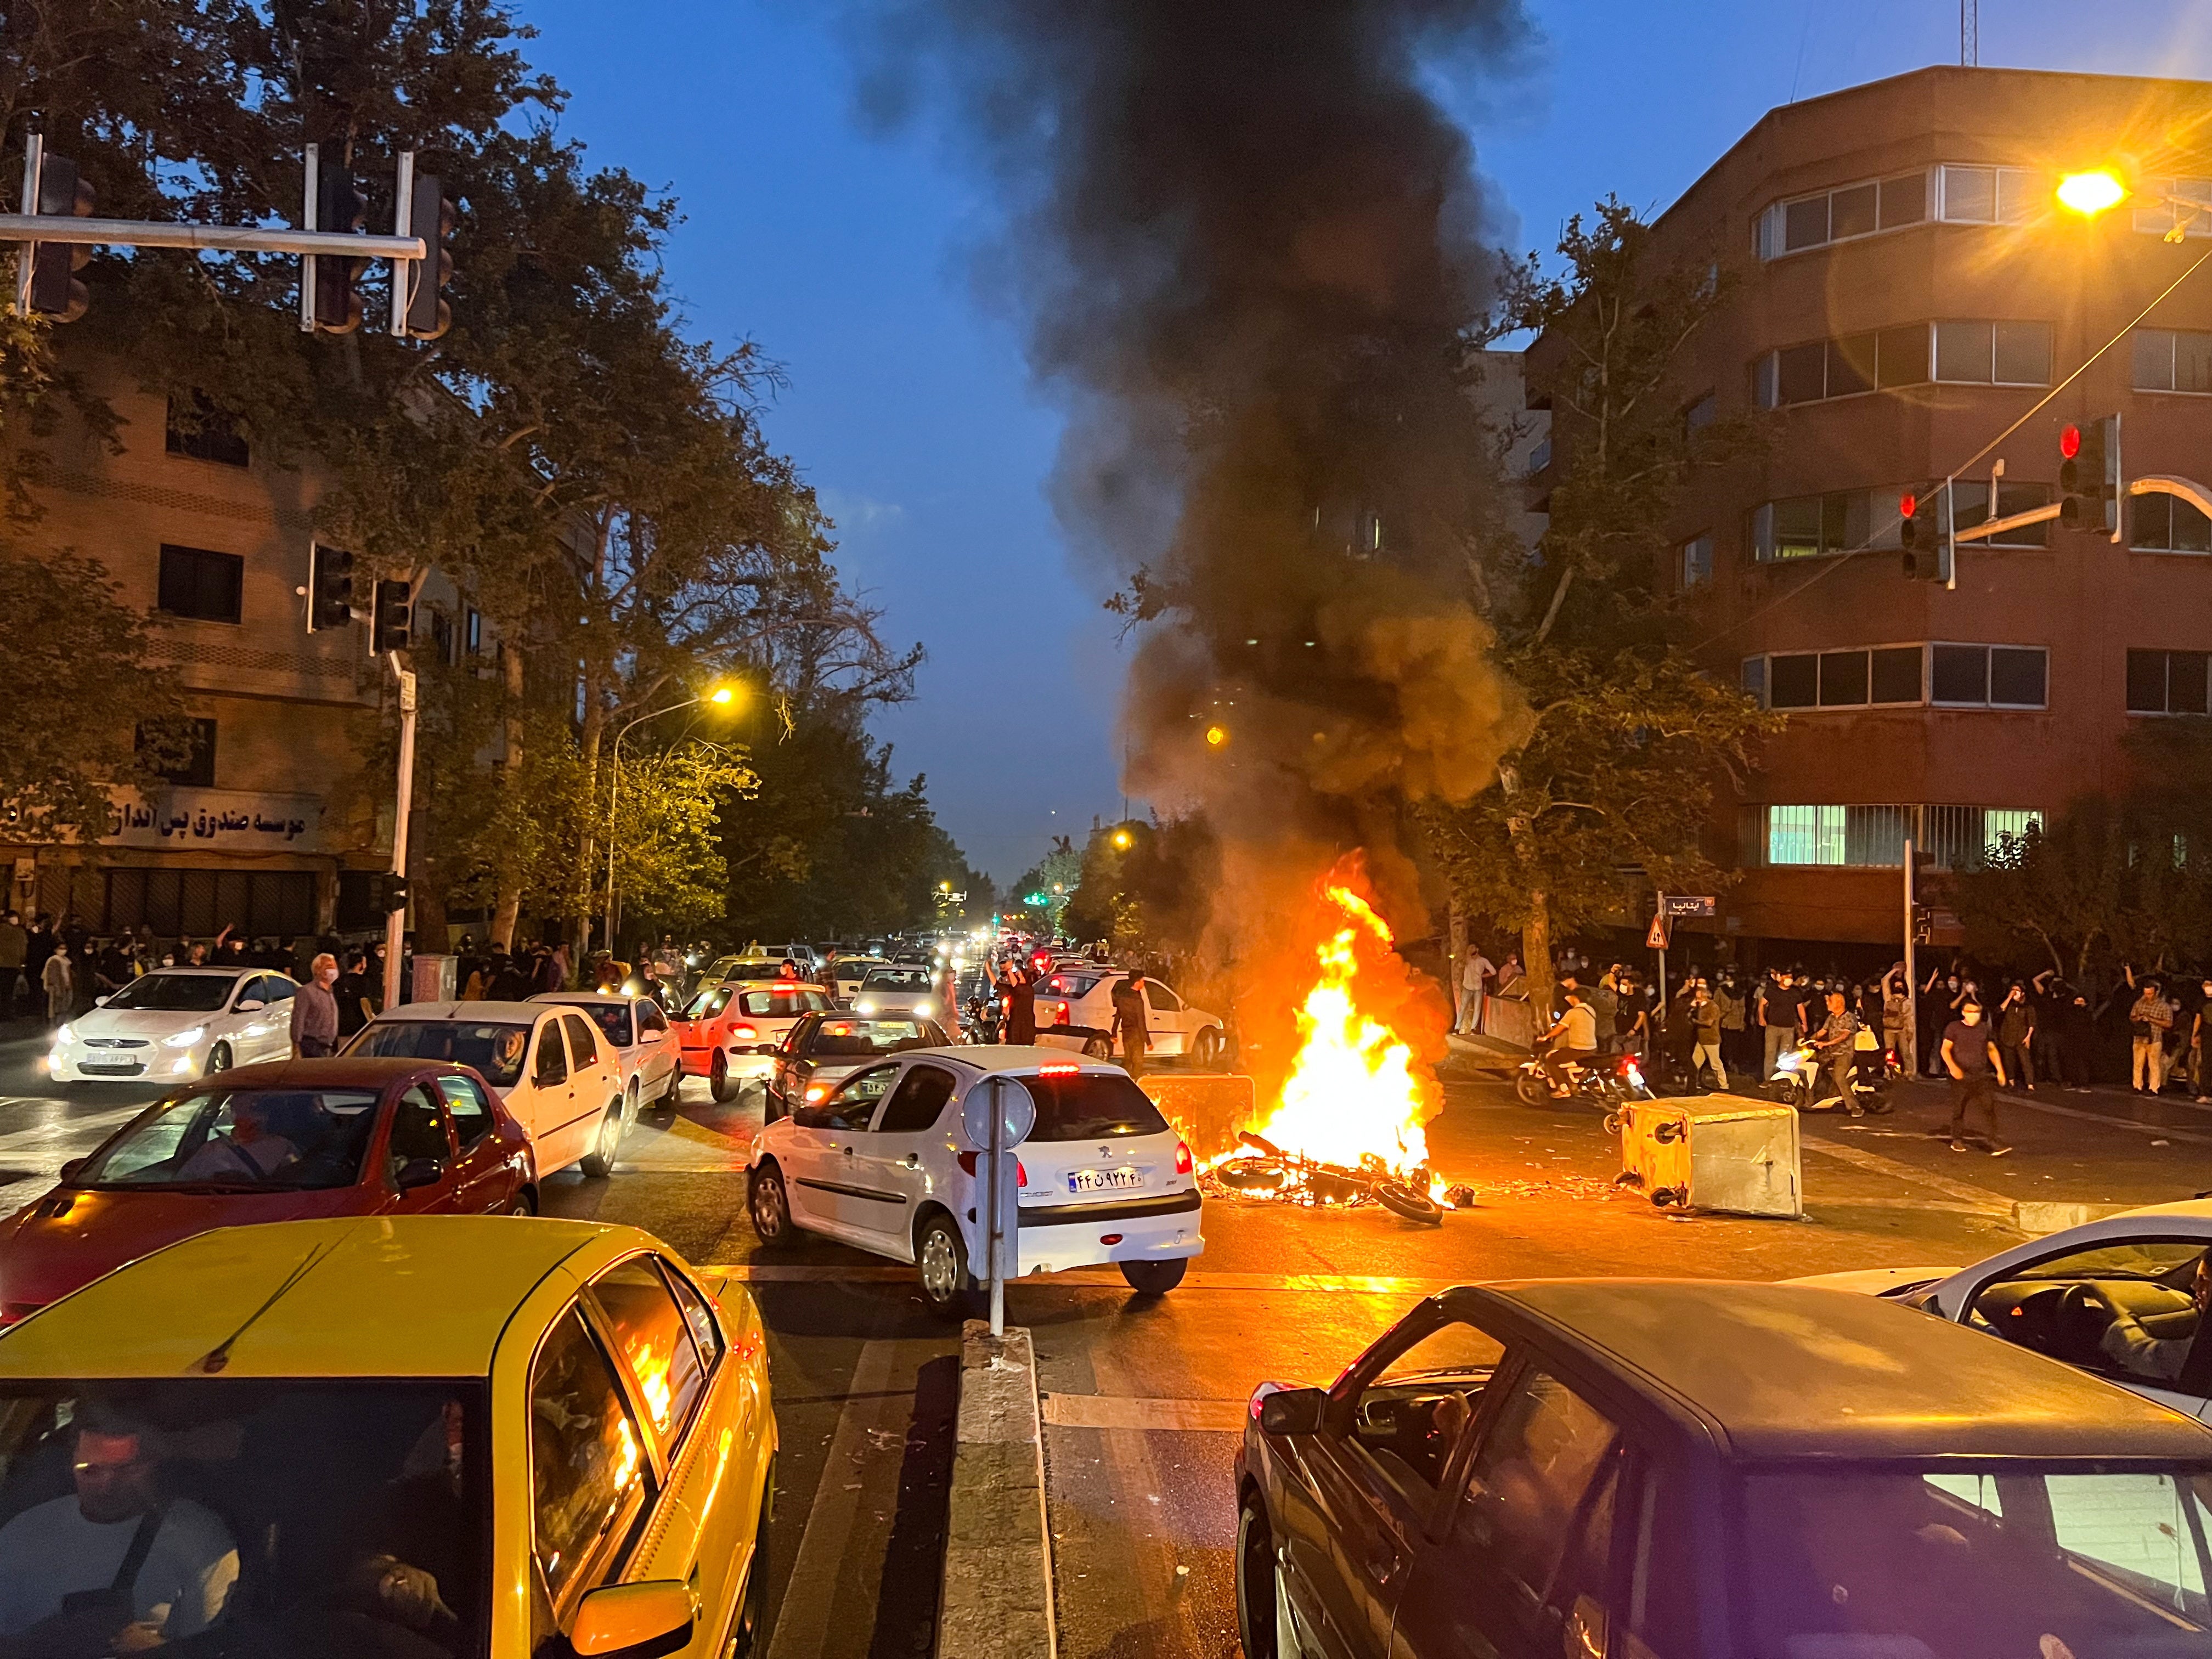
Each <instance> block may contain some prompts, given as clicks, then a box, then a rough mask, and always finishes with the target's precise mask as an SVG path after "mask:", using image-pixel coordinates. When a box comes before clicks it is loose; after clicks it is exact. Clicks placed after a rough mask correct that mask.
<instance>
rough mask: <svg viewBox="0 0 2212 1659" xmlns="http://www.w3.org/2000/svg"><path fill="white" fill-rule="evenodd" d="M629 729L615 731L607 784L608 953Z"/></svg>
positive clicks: (611, 942)
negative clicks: (624, 749) (617, 816)
mask: <svg viewBox="0 0 2212 1659" xmlns="http://www.w3.org/2000/svg"><path fill="white" fill-rule="evenodd" d="M628 731H629V726H624V727H623V729H622V731H620V732H616V733H615V743H614V769H613V778H612V781H611V782H610V783H609V784H608V786H607V953H608V954H609V955H610V956H611V955H612V954H613V953H614V948H615V808H616V806H617V805H619V804H620V802H621V800H622V740H623V734H624V733H625V732H628Z"/></svg>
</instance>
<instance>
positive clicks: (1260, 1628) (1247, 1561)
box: [1237, 1497, 1287, 1659]
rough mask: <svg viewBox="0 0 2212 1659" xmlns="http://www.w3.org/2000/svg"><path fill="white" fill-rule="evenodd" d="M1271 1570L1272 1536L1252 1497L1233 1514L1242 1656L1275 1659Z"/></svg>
mask: <svg viewBox="0 0 2212 1659" xmlns="http://www.w3.org/2000/svg"><path fill="white" fill-rule="evenodd" d="M1275 1572H1276V1567H1275V1535H1274V1534H1273V1532H1272V1531H1271V1530H1269V1528H1268V1526H1267V1510H1265V1509H1263V1508H1262V1507H1261V1504H1260V1500H1259V1498H1257V1497H1254V1498H1249V1499H1248V1500H1247V1501H1246V1503H1245V1504H1244V1507H1243V1509H1241V1510H1238V1511H1237V1639H1238V1640H1239V1641H1240V1642H1241V1643H1242V1644H1243V1648H1244V1659H1279V1649H1278V1648H1277V1645H1276V1631H1275ZM1281 1659H1287V1656H1281Z"/></svg>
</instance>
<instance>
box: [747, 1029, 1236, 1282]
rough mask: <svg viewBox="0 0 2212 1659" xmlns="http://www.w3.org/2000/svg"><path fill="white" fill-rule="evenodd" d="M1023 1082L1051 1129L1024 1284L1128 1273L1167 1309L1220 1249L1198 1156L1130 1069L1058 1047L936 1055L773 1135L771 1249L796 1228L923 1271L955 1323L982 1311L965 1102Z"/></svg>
mask: <svg viewBox="0 0 2212 1659" xmlns="http://www.w3.org/2000/svg"><path fill="white" fill-rule="evenodd" d="M994 1076H995V1077H1011V1078H1018V1079H1020V1080H1021V1082H1022V1084H1023V1085H1024V1087H1026V1088H1027V1089H1028V1090H1029V1091H1030V1095H1031V1097H1033V1098H1034V1099H1035V1100H1036V1127H1035V1128H1033V1129H1032V1130H1031V1131H1030V1136H1029V1139H1027V1140H1025V1141H1024V1142H1023V1143H1022V1145H1021V1146H1020V1147H1019V1148H1018V1155H1019V1158H1020V1160H1021V1161H1020V1166H1019V1172H1018V1173H1019V1179H1020V1182H1021V1190H1020V1194H1019V1201H1018V1207H1019V1213H1020V1217H1021V1225H1020V1238H1019V1242H1018V1245H1017V1247H1016V1249H1017V1255H1016V1260H1017V1261H1018V1262H1019V1264H1020V1270H1021V1272H1022V1273H1054V1272H1058V1271H1059V1270H1060V1269H1061V1268H1064V1267H1087V1266H1092V1265H1096V1264H1101V1263H1104V1262H1109V1261H1110V1262H1112V1263H1114V1264H1115V1266H1116V1267H1120V1268H1121V1276H1122V1278H1124V1279H1127V1281H1128V1282H1129V1285H1130V1287H1131V1288H1132V1289H1133V1290H1135V1291H1139V1293H1141V1294H1144V1295H1150V1296H1158V1295H1160V1294H1163V1293H1164V1292H1165V1291H1170V1290H1173V1289H1174V1288H1175V1287H1176V1285H1179V1284H1181V1283H1182V1276H1183V1271H1184V1268H1185V1267H1186V1266H1187V1265H1188V1262H1189V1260H1190V1258H1191V1257H1192V1256H1194V1255H1198V1254H1200V1252H1201V1251H1202V1250H1204V1249H1206V1240H1205V1237H1204V1235H1203V1234H1202V1233H1201V1232H1200V1225H1199V1218H1200V1202H1201V1200H1200V1197H1199V1192H1198V1179H1197V1176H1196V1174H1195V1172H1194V1170H1193V1168H1192V1164H1191V1156H1190V1148H1189V1147H1188V1146H1185V1145H1184V1144H1183V1142H1182V1139H1181V1138H1180V1137H1179V1136H1177V1135H1176V1132H1175V1130H1174V1129H1173V1128H1171V1127H1170V1126H1169V1124H1168V1121H1167V1120H1166V1119H1165V1118H1164V1117H1162V1116H1161V1115H1160V1109H1159V1108H1158V1106H1156V1105H1154V1104H1153V1103H1152V1100H1151V1098H1150V1097H1148V1096H1147V1095H1146V1093H1145V1091H1143V1090H1141V1089H1139V1087H1137V1085H1135V1084H1134V1083H1133V1082H1132V1081H1130V1079H1129V1074H1128V1073H1127V1072H1124V1071H1123V1070H1121V1067H1120V1066H1104V1065H1100V1064H1098V1063H1097V1062H1095V1061H1090V1060H1075V1059H1072V1058H1070V1057H1069V1056H1068V1055H1067V1054H1065V1053H1064V1052H1060V1051H1058V1050H1054V1049H1048V1048H980V1047H978V1048H925V1049H921V1050H917V1051H915V1052H913V1053H910V1054H901V1055H899V1056H897V1057H896V1058H895V1059H891V1060H885V1061H884V1063H883V1064H882V1065H879V1066H868V1067H866V1069H865V1070H862V1071H860V1072H856V1073H854V1074H853V1075H852V1076H851V1077H849V1078H848V1079H845V1081H844V1082H843V1083H842V1085H839V1086H838V1088H837V1089H836V1091H835V1092H833V1093H832V1094H831V1095H830V1096H829V1098H828V1099H826V1100H823V1101H821V1102H819V1103H813V1104H808V1105H803V1106H801V1107H799V1109H798V1110H797V1111H795V1112H793V1114H792V1115H790V1116H789V1117H783V1118H778V1119H776V1120H775V1121H773V1122H771V1123H769V1124H767V1125H765V1126H764V1127H763V1128H762V1130H761V1132H760V1133H759V1134H758V1135H757V1137H755V1139H754V1141H753V1147H752V1153H751V1156H750V1158H749V1159H748V1160H747V1163H746V1171H745V1190H746V1203H747V1207H748V1209H749V1210H750V1212H751V1214H752V1222H753V1231H755V1232H757V1233H758V1234H759V1235H760V1239H761V1243H763V1245H767V1246H770V1247H773V1246H776V1245H781V1244H787V1243H790V1242H791V1240H792V1236H793V1231H794V1230H797V1231H806V1232H816V1233H822V1234H824V1235H826V1236H828V1237H831V1238H836V1239H840V1240H842V1241H843V1242H844V1243H848V1244H851V1245H854V1246H857V1247H858V1248H859V1249H863V1250H869V1251H872V1252H873V1253H875V1254H876V1255H885V1256H889V1257H890V1258H891V1259H892V1260H893V1261H911V1262H913V1263H915V1265H916V1267H918V1268H919V1269H920V1271H921V1291H922V1297H923V1298H924V1300H926V1301H927V1303H928V1304H929V1305H930V1306H931V1307H932V1308H933V1309H934V1310H937V1311H939V1312H940V1313H945V1314H956V1315H957V1314H959V1313H962V1312H963V1311H965V1310H968V1309H969V1307H970V1306H972V1304H973V1300H974V1295H975V1278H974V1275H973V1274H972V1273H971V1272H970V1271H969V1262H971V1261H978V1260H981V1257H982V1254H983V1248H984V1243H983V1241H984V1232H983V1228H982V1226H981V1224H979V1223H978V1222H977V1221H976V1219H975V1212H976V1206H977V1203H978V1201H979V1199H980V1197H981V1185H982V1179H981V1176H980V1175H979V1173H978V1171H977V1169H976V1162H977V1154H978V1152H979V1151H981V1150H982V1149H980V1148H978V1147H976V1146H974V1145H973V1144H971V1143H970V1142H969V1139H968V1136H967V1132H966V1130H965V1129H964V1127H963V1124H962V1115H961V1104H962V1103H963V1101H964V1100H965V1099H966V1098H967V1096H968V1091H969V1090H971V1089H974V1088H975V1087H977V1086H978V1085H981V1084H982V1083H983V1081H984V1079H987V1078H991V1077H994Z"/></svg>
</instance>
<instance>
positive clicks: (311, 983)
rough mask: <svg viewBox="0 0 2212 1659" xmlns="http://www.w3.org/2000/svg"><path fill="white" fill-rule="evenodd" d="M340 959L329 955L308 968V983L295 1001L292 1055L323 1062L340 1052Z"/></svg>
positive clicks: (300, 990) (315, 961) (316, 960)
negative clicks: (324, 1058)
mask: <svg viewBox="0 0 2212 1659" xmlns="http://www.w3.org/2000/svg"><path fill="white" fill-rule="evenodd" d="M337 982H338V959H337V957H334V956H332V955H331V953H330V952H329V951H324V952H322V954H320V955H319V956H318V957H316V958H315V959H314V961H313V963H310V964H309V965H308V968H307V983H306V984H305V985H302V986H301V987H300V988H299V991H298V992H297V994H295V995H294V997H293V998H292V1052H293V1054H295V1055H296V1056H297V1057H298V1058H300V1059H301V1060H320V1059H321V1058H323V1056H324V1055H325V1054H336V1053H337V1051H338V999H337V991H336V989H335V988H334V987H336V986H337Z"/></svg>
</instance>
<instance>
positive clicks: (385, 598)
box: [370, 582, 415, 656]
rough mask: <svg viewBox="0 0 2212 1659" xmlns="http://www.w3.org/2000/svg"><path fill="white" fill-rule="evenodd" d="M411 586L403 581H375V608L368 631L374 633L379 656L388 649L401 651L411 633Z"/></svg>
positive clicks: (405, 646) (412, 607)
mask: <svg viewBox="0 0 2212 1659" xmlns="http://www.w3.org/2000/svg"><path fill="white" fill-rule="evenodd" d="M414 594H415V590H414V588H413V587H412V586H410V584H408V583H406V582H379V583H377V585H376V611H375V617H374V622H373V623H371V624H370V632H371V633H372V634H373V635H374V650H375V652H376V653H377V654H378V655H379V656H382V655H383V654H384V653H386V652H387V651H404V650H405V649H406V648H407V646H408V642H409V641H410V640H411V639H412V638H413V637H414V626H413V615H412V612H413V611H414Z"/></svg>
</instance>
